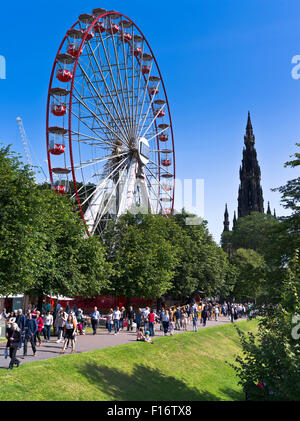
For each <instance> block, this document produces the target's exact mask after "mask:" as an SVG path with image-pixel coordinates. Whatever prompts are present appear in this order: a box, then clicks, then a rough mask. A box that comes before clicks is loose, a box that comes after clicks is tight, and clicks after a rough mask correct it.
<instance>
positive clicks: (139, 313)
mask: <svg viewBox="0 0 300 421" xmlns="http://www.w3.org/2000/svg"><path fill="white" fill-rule="evenodd" d="M142 317H143V313H142V309H141V308H139V309H138V310H137V311H136V312H135V319H136V332H138V331H139V330H140V327H141V326H142Z"/></svg>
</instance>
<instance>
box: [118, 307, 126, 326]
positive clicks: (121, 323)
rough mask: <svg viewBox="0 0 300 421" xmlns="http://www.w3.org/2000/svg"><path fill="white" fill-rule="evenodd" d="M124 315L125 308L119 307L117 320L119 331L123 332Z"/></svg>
mask: <svg viewBox="0 0 300 421" xmlns="http://www.w3.org/2000/svg"><path fill="white" fill-rule="evenodd" d="M125 315H126V310H125V307H121V310H120V319H119V330H123V327H124V319H125Z"/></svg>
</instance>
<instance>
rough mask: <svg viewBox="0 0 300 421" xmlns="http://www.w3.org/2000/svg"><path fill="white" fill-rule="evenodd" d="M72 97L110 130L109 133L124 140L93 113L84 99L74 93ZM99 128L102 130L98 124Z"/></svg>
mask: <svg viewBox="0 0 300 421" xmlns="http://www.w3.org/2000/svg"><path fill="white" fill-rule="evenodd" d="M74 98H76V100H77V101H78V102H80V104H81V105H83V106H84V107H85V108H86V109H87V110H88V111H89V112H90V113H91V114H92V115H93V117H94V118H95V119H96V120H97V121H98V122H100V123H101V124H103V125H104V126H105V127H106V128H107V130H108V131H109V132H110V133H112V134H113V135H114V136H116V137H117V138H118V139H119V140H120V142H122V143H123V142H124V139H123V138H122V137H121V136H120V135H119V134H118V133H116V132H115V131H114V130H112V129H111V127H110V126H109V125H108V124H106V123H105V121H103V120H102V119H101V118H99V117H98V116H97V114H96V113H94V111H92V110H91V109H90V108H89V107H88V105H87V104H86V103H85V102H84V101H82V100H81V99H80V98H79V97H77V96H76V95H74ZM100 130H102V131H103V128H102V127H101V126H100ZM104 134H106V133H105V132H104Z"/></svg>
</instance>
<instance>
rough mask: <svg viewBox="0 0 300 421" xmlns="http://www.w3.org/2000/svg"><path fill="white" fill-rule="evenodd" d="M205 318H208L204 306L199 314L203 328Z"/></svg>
mask: <svg viewBox="0 0 300 421" xmlns="http://www.w3.org/2000/svg"><path fill="white" fill-rule="evenodd" d="M207 318H208V312H207V310H206V306H203V310H202V312H201V319H202V323H203V327H205V326H206V320H207Z"/></svg>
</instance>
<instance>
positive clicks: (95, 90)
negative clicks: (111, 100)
mask: <svg viewBox="0 0 300 421" xmlns="http://www.w3.org/2000/svg"><path fill="white" fill-rule="evenodd" d="M78 64H79V63H78ZM79 67H80V69H81V71H82V72H83V74H84V76H85V79H86V80H87V81H88V84H87V86H88V87H89V90H90V86H91V87H92V88H93V90H94V92H95V93H96V95H97V97H98V98H99V99H100V101H101V102H102V104H103V106H104V107H105V109H106V111H107V112H108V114H109V116H110V117H111V119H112V120H113V121H114V122H115V124H116V126H117V127H118V129H119V131H120V133H122V129H121V128H120V126H119V124H118V123H117V121H116V120H115V118H114V116H113V114H112V113H111V112H110V110H109V109H108V108H107V106H106V104H105V103H104V101H103V99H102V97H101V94H100V92H99V91H98V90H97V89H96V87H95V86H94V84H93V82H92V81H91V80H90V78H89V77H88V75H87V73H86V72H85V71H84V69H83V68H82V66H81V65H80V64H79ZM75 89H76V88H75ZM76 91H77V89H76ZM90 92H91V91H90ZM77 93H78V91H77ZM91 94H92V92H91ZM96 106H97V107H98V105H97V103H96ZM98 110H99V112H100V113H101V110H100V108H99V107H98ZM101 116H102V117H103V114H102V113H101ZM103 123H104V122H103ZM104 124H105V123H104ZM106 127H109V126H108V125H106ZM124 141H125V139H124Z"/></svg>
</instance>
